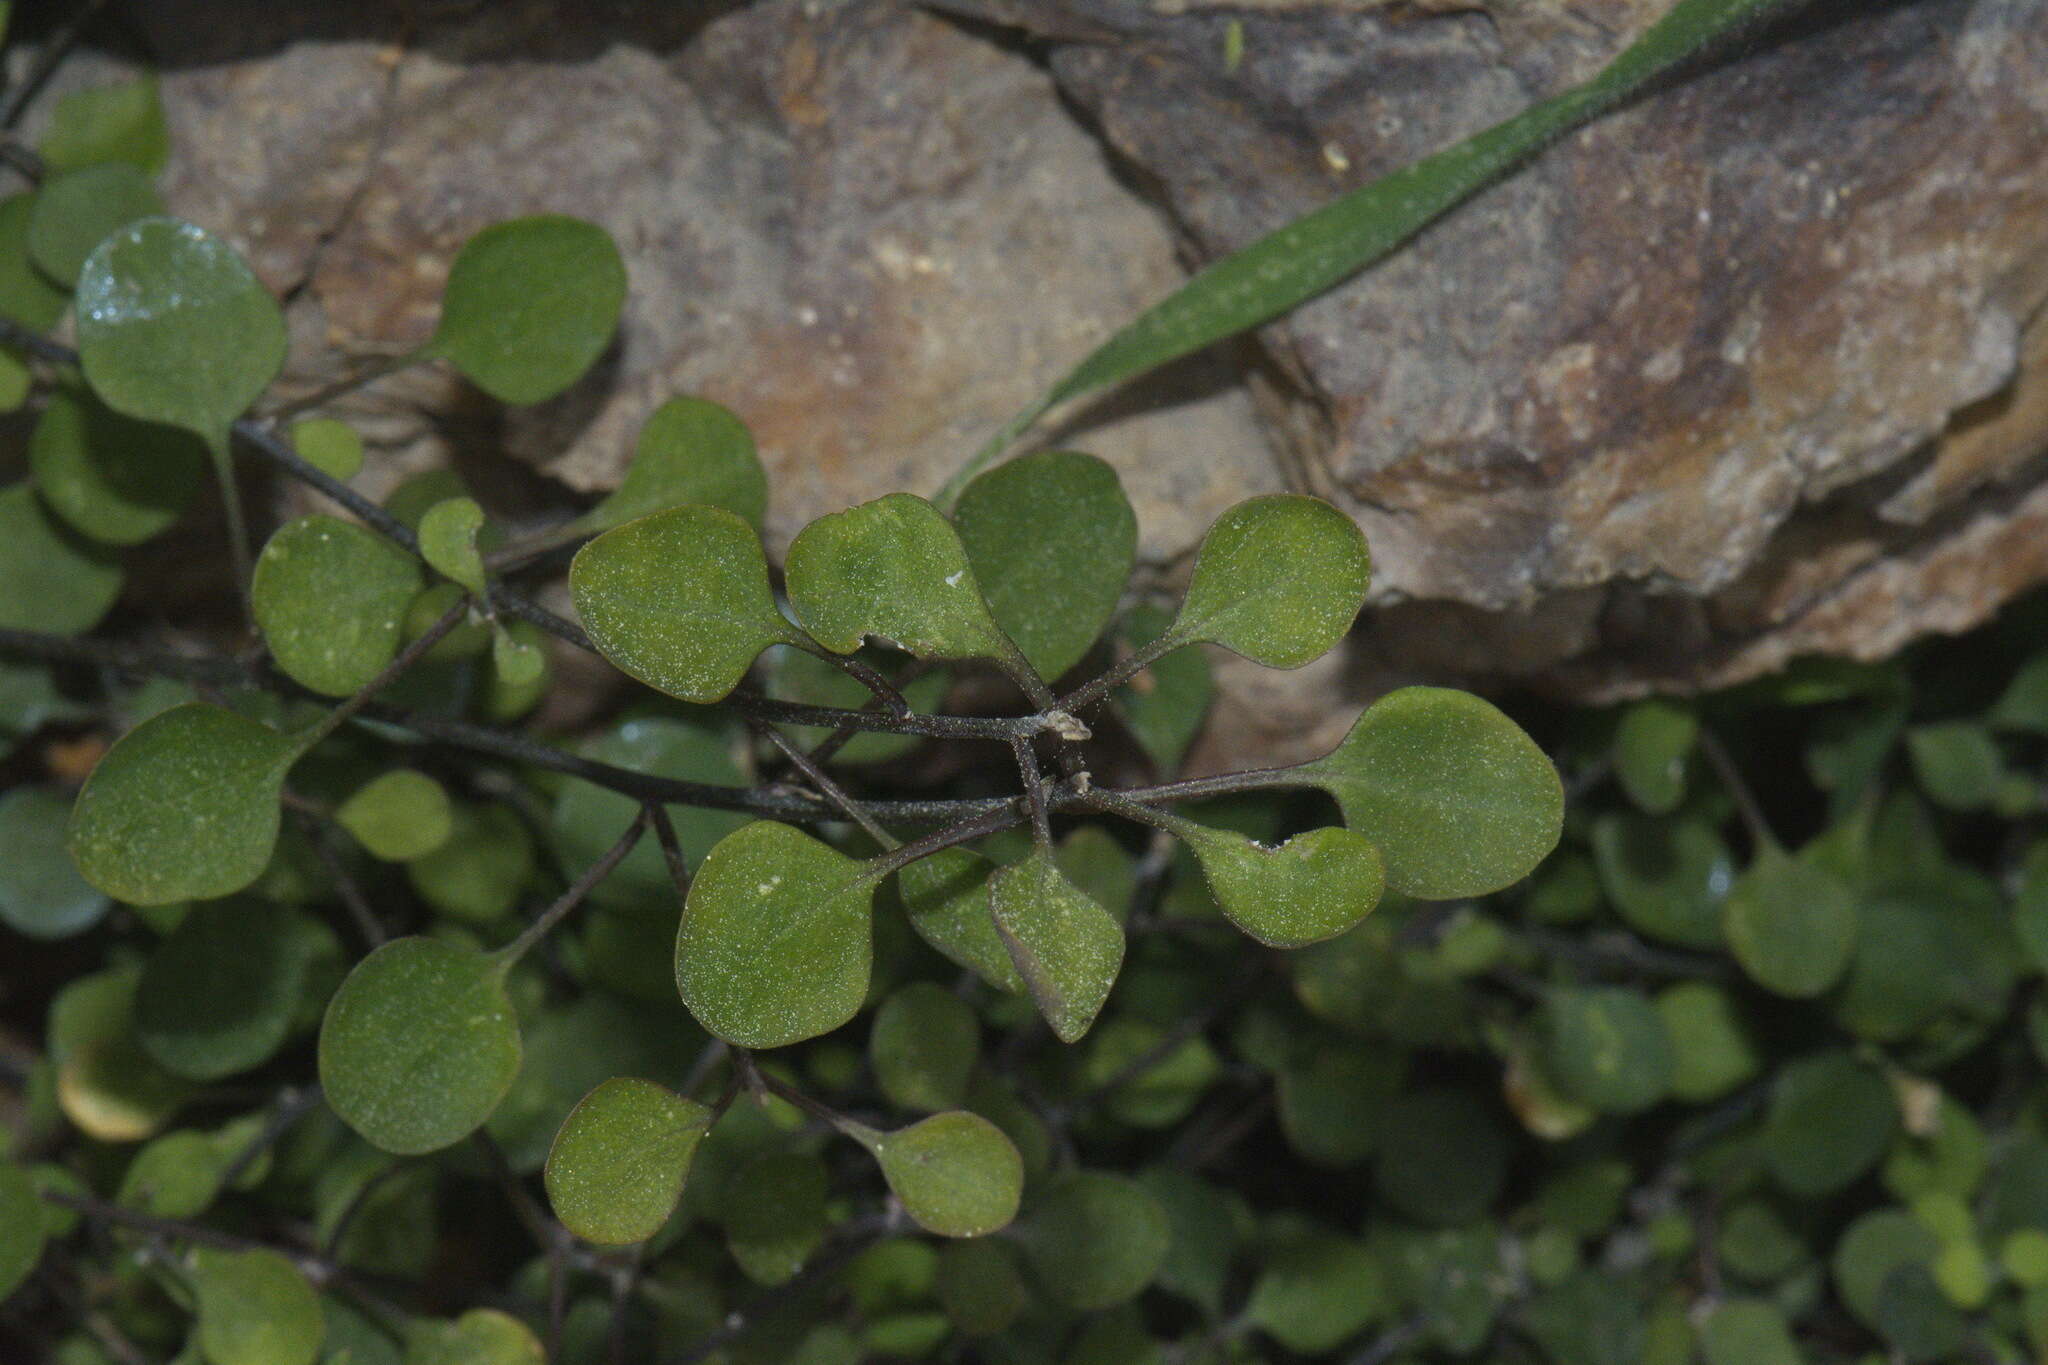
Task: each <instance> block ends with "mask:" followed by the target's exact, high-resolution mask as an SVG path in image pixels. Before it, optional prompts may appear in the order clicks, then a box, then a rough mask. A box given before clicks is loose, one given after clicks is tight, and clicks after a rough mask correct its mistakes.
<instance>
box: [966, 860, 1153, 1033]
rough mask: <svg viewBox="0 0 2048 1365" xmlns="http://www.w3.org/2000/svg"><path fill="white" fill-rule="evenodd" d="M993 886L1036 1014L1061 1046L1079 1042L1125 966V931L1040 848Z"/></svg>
mask: <svg viewBox="0 0 2048 1365" xmlns="http://www.w3.org/2000/svg"><path fill="white" fill-rule="evenodd" d="M988 885H989V901H990V904H991V906H992V907H993V909H994V913H995V921H996V927H997V929H998V931H999V932H1000V933H1001V934H1002V937H1003V942H1004V943H1005V944H1006V945H1008V947H1009V950H1010V958H1011V961H1012V962H1014V963H1015V964H1016V967H1017V972H1018V975H1020V976H1021V977H1022V978H1023V979H1024V981H1025V983H1026V984H1027V985H1028V986H1029V987H1030V990H1031V996H1032V998H1033V999H1034V1000H1036V1001H1037V1002H1038V1009H1039V1012H1040V1013H1041V1014H1043V1015H1044V1016H1045V1019H1046V1022H1047V1023H1049V1024H1051V1025H1052V1031H1053V1032H1054V1033H1055V1034H1057V1035H1058V1036H1059V1039H1060V1041H1061V1042H1064V1043H1072V1042H1077V1041H1079V1040H1080V1039H1081V1038H1082V1037H1083V1036H1084V1035H1086V1033H1087V1032H1088V1029H1089V1026H1090V1025H1091V1024H1093V1023H1094V1022H1095V1016H1096V1015H1097V1014H1098V1013H1100V1012H1101V1010H1102V1005H1103V1002H1104V1001H1105V1000H1107V999H1108V998H1109V990H1110V987H1112V986H1114V985H1115V984H1116V978H1117V973H1118V971H1120V970H1121V969H1122V967H1123V959H1124V931H1123V928H1122V926H1120V925H1119V924H1118V923H1117V922H1116V919H1115V917H1114V916H1112V915H1111V914H1110V913H1109V911H1107V910H1105V909H1103V908H1102V907H1101V906H1100V905H1098V904H1097V903H1096V902H1095V901H1094V900H1093V899H1091V898H1090V897H1089V896H1088V895H1087V894H1086V893H1085V892H1083V891H1082V890H1081V889H1080V888H1079V887H1077V886H1075V885H1074V884H1073V883H1072V882H1071V881H1068V880H1067V878H1066V875H1065V874H1064V873H1062V872H1061V871H1060V870H1059V868H1058V866H1057V865H1055V864H1054V862H1053V860H1052V858H1051V857H1050V856H1048V855H1047V854H1046V853H1045V852H1043V851H1042V850H1035V851H1033V852H1032V853H1031V854H1029V855H1028V856H1027V857H1025V858H1024V860H1023V861H1021V862H1018V863H1015V864H1012V865H1011V866H1009V867H1005V868H1002V869H1000V870H999V871H997V872H996V874H995V875H994V876H993V877H991V878H990V879H989V884H988Z"/></svg>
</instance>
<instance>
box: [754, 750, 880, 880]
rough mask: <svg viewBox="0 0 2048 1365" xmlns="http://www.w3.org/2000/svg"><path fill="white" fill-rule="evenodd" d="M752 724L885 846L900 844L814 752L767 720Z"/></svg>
mask: <svg viewBox="0 0 2048 1365" xmlns="http://www.w3.org/2000/svg"><path fill="white" fill-rule="evenodd" d="M749 724H750V726H751V728H752V729H753V731H754V732H755V733H756V734H758V735H760V736H761V737H762V738H763V739H765V740H767V741H768V742H769V743H770V744H773V745H774V746H775V747H776V748H777V749H780V750H781V751H782V756H783V757H784V758H786V759H788V760H789V761H790V762H791V763H792V764H794V765H795V767H796V770H797V771H798V772H800V773H802V774H803V775H804V779H805V780H806V781H808V782H809V783H810V784H811V786H812V787H814V788H816V790H817V792H818V794H819V795H820V796H822V797H824V798H825V799H826V800H827V801H830V802H831V803H832V804H833V805H834V806H837V807H838V808H839V809H840V811H842V812H843V813H844V814H845V815H846V817H847V818H848V819H850V820H852V821H853V822H854V823H855V824H857V825H859V826H860V827H861V828H862V829H864V830H866V831H867V832H868V837H869V838H871V839H873V840H874V841H875V842H876V843H878V844H880V845H881V846H882V847H883V848H884V849H891V848H894V847H896V844H897V839H896V837H895V836H894V835H892V834H891V833H889V831H888V830H886V829H883V828H882V827H881V826H880V825H879V824H877V823H875V818H874V817H873V816H872V815H869V814H868V813H867V810H866V809H865V808H864V807H863V806H862V805H861V804H860V802H858V801H856V800H854V799H853V798H852V797H851V796H848V795H847V794H846V789H845V788H843V787H841V786H840V785H839V784H838V783H837V782H834V781H833V780H832V777H831V774H829V773H827V772H826V771H825V770H824V769H823V768H821V767H819V766H818V765H817V764H816V763H813V762H812V761H811V757H810V755H809V754H806V753H805V752H804V751H803V750H802V749H799V748H798V747H797V746H796V745H795V744H794V743H792V742H791V741H790V739H789V737H788V736H787V735H785V734H783V733H782V731H780V730H778V729H776V728H775V727H774V726H772V725H769V724H767V723H766V722H764V721H752V722H749Z"/></svg>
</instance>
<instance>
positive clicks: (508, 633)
mask: <svg viewBox="0 0 2048 1365" xmlns="http://www.w3.org/2000/svg"><path fill="white" fill-rule="evenodd" d="M520 624H530V623H527V622H522V623H520ZM547 666H548V656H547V653H546V651H545V650H544V649H543V648H542V647H541V645H540V642H539V641H537V640H533V639H530V638H521V636H519V635H515V634H514V633H513V632H512V630H511V628H510V627H508V626H506V625H505V624H504V623H502V622H500V623H499V624H498V625H497V627H496V629H494V630H493V631H492V632H491V669H492V671H493V674H494V676H495V677H496V679H497V681H498V683H499V684H500V685H501V686H504V687H507V688H514V689H524V688H530V687H532V686H533V685H534V684H535V683H538V682H539V681H540V680H541V677H542V675H543V674H545V673H546V672H547Z"/></svg>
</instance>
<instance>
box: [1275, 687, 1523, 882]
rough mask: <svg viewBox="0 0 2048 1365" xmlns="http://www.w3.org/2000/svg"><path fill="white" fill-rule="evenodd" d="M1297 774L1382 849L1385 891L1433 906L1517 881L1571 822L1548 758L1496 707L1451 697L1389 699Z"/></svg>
mask: <svg viewBox="0 0 2048 1365" xmlns="http://www.w3.org/2000/svg"><path fill="white" fill-rule="evenodd" d="M1294 772H1295V774H1296V775H1298V776H1299V777H1300V778H1301V779H1302V780H1303V781H1305V782H1311V783H1314V784H1315V785H1316V786H1319V787H1321V788H1323V789H1324V790H1325V791H1327V792H1329V793H1330V795H1331V796H1333V797H1335V798H1336V801H1337V805H1338V807H1339V808H1340V809H1342V810H1343V812H1344V823H1345V824H1347V825H1349V826H1350V827H1351V828H1353V829H1355V830H1357V831H1358V832H1359V833H1361V834H1363V835H1365V836H1366V837H1367V838H1368V839H1371V840H1372V841H1373V843H1374V844H1376V845H1378V847H1379V850H1380V856H1381V858H1383V859H1384V860H1385V862H1386V869H1387V885H1388V886H1389V887H1391V888H1392V889H1393V890H1396V891H1399V892H1401V893H1402V894H1403V895H1408V896H1418V897H1421V898H1423V899H1425V900H1448V899H1452V898H1455V897H1460V896H1479V895H1484V894H1486V893H1488V892H1490V891H1498V890H1499V889H1500V888H1502V887H1504V886H1508V885H1510V884H1512V883H1514V882H1516V881H1519V880H1520V879H1521V878H1523V877H1525V876H1527V875H1528V874H1529V872H1530V870H1531V869H1532V868H1534V867H1535V866H1536V864H1538V863H1539V862H1541V861H1543V858H1544V857H1545V855H1547V854H1548V853H1549V852H1550V850H1551V849H1552V848H1554V847H1556V846H1557V839H1558V832H1559V830H1560V829H1561V828H1562V825H1563V820H1564V787H1563V784H1562V783H1560V782H1559V780H1558V776H1557V770H1556V769H1555V768H1553V767H1552V766H1551V765H1550V760H1549V759H1548V758H1545V757H1544V755H1543V751H1542V750H1541V749H1539V748H1537V747H1536V744H1535V742H1534V741H1533V740H1531V739H1530V738H1529V737H1528V736H1527V735H1526V734H1524V733H1522V730H1521V727H1520V726H1518V725H1516V724H1515V723H1514V722H1513V721H1511V720H1509V719H1508V718H1507V717H1506V716H1504V715H1502V714H1501V713H1500V711H1498V710H1497V709H1495V708H1494V707H1493V706H1492V705H1490V704H1489V703H1487V702H1484V701H1481V700H1480V699H1479V698H1478V697H1475V696H1472V695H1471V694H1470V693H1467V692H1458V691H1453V690H1451V689H1449V688H1442V687H1404V688H1401V689H1400V690H1399V691H1395V692H1390V693H1388V694H1387V695H1386V696H1384V697H1382V698H1380V699H1379V700H1378V701H1376V702H1374V703H1373V704H1372V705H1371V706H1369V707H1367V708H1366V711H1365V714H1363V715H1361V716H1360V717H1359V718H1358V722H1357V723H1356V724H1355V725H1353V726H1352V727H1351V733H1350V734H1348V735H1346V736H1345V737H1344V741H1343V743H1341V744H1339V745H1338V746H1337V747H1336V748H1335V749H1333V750H1331V751H1330V752H1329V753H1327V754H1325V755H1324V756H1323V757H1321V758H1319V759H1316V760H1314V761H1313V762H1310V763H1305V764H1303V765H1302V766H1301V767H1299V768H1296V769H1294Z"/></svg>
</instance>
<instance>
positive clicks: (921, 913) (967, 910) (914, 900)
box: [896, 848, 1029, 994]
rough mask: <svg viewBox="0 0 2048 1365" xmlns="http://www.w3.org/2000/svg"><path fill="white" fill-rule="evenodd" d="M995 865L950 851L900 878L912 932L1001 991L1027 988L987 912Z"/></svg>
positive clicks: (969, 851)
mask: <svg viewBox="0 0 2048 1365" xmlns="http://www.w3.org/2000/svg"><path fill="white" fill-rule="evenodd" d="M995 870H996V866H995V864H994V863H992V862H990V861H989V860H988V859H987V858H984V857H983V856H982V855H981V854H979V853H976V852H974V851H973V850H972V849H966V848H946V849H941V850H939V851H938V852H937V853H934V854H931V855H929V856H927V857H924V858H920V859H918V860H917V861H916V862H914V863H912V864H910V865H909V866H908V867H906V868H904V869H903V870H902V871H900V872H898V873H897V874H896V879H897V887H898V889H899V891H900V894H901V895H902V898H903V908H904V910H905V911H906V912H907V914H908V916H909V919H910V927H911V928H912V929H915V930H916V931H917V934H918V937H920V938H922V939H923V940H924V941H925V942H926V943H929V944H931V946H932V947H934V948H936V949H938V950H939V951H940V952H941V953H944V954H945V955H946V956H947V957H948V958H950V959H951V960H952V961H954V962H955V963H957V964H959V965H960V966H962V967H965V968H967V970H969V971H971V972H974V973H975V974H977V975H978V976H980V977H981V978H982V979H983V980H984V981H987V982H988V983H989V984H990V985H992V986H994V987H996V988H997V989H999V990H1005V991H1011V992H1016V993H1020V994H1021V993H1022V992H1024V991H1025V990H1027V989H1029V988H1028V987H1027V986H1026V984H1025V982H1024V978H1023V977H1022V976H1019V975H1018V974H1017V965H1016V964H1015V963H1014V962H1012V961H1010V949H1009V946H1008V945H1007V944H1005V943H1004V942H1003V936H1002V933H1001V932H1000V931H999V930H998V929H997V928H996V920H995V914H994V912H993V911H991V910H990V908H989V895H988V884H989V877H990V876H991V875H992V874H993V873H994V872H995Z"/></svg>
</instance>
